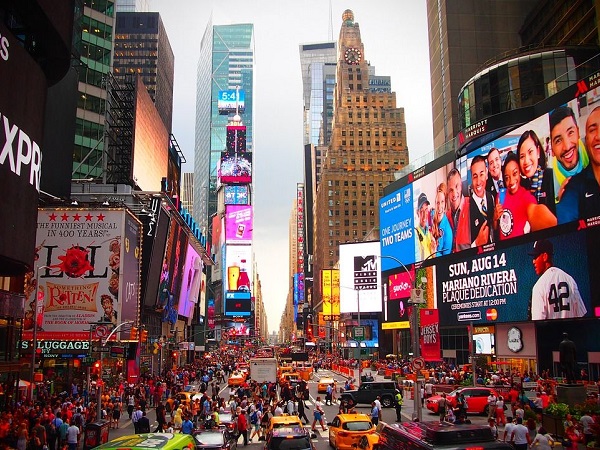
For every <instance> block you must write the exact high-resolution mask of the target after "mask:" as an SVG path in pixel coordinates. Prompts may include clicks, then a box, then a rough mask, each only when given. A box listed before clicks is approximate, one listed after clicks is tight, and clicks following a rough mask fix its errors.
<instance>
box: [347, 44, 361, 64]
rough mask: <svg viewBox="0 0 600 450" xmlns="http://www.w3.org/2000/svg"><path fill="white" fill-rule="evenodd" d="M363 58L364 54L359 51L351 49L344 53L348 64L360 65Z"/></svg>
mask: <svg viewBox="0 0 600 450" xmlns="http://www.w3.org/2000/svg"><path fill="white" fill-rule="evenodd" d="M361 58H362V53H361V52H360V50H359V49H357V48H354V47H350V48H349V49H346V52H345V53H344V59H345V60H346V62H347V63H348V64H358V63H359V62H360V60H361Z"/></svg>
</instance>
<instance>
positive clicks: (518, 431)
mask: <svg viewBox="0 0 600 450" xmlns="http://www.w3.org/2000/svg"><path fill="white" fill-rule="evenodd" d="M510 442H511V444H512V445H513V447H514V448H515V450H527V446H528V445H529V444H531V437H530V436H529V430H528V429H527V427H526V426H525V425H523V419H522V418H521V417H517V424H516V425H515V427H514V428H513V430H512V433H511V435H510Z"/></svg>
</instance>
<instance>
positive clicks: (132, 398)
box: [127, 394, 135, 420]
mask: <svg viewBox="0 0 600 450" xmlns="http://www.w3.org/2000/svg"><path fill="white" fill-rule="evenodd" d="M134 409H135V396H134V395H133V394H129V396H128V397H127V413H128V414H129V420H131V417H132V415H133V410H134Z"/></svg>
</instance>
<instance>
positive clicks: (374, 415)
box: [371, 402, 379, 425]
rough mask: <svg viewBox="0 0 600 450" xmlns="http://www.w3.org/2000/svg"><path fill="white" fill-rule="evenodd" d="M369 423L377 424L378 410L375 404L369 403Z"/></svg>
mask: <svg viewBox="0 0 600 450" xmlns="http://www.w3.org/2000/svg"><path fill="white" fill-rule="evenodd" d="M371 422H372V423H373V425H377V424H378V423H379V408H378V407H377V404H376V403H375V402H371Z"/></svg>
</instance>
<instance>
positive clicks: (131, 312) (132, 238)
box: [119, 214, 142, 322]
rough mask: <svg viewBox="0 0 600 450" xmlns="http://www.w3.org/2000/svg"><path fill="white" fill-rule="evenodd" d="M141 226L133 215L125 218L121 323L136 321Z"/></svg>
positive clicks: (137, 314) (138, 302)
mask: <svg viewBox="0 0 600 450" xmlns="http://www.w3.org/2000/svg"><path fill="white" fill-rule="evenodd" d="M141 234H142V229H141V224H140V222H139V221H138V220H137V218H136V217H134V216H133V215H129V214H127V215H126V216H125V245H124V246H123V249H122V256H121V266H122V267H123V270H122V272H123V275H122V280H121V286H122V287H123V292H122V293H121V295H120V296H119V298H120V301H121V302H122V306H121V321H122V322H125V321H126V320H133V321H137V319H138V318H139V305H140V267H141V264H142V251H141V250H142V241H141Z"/></svg>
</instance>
